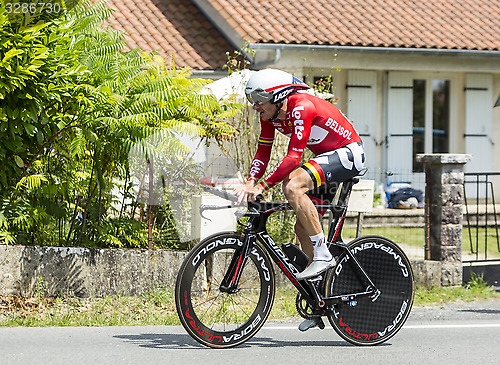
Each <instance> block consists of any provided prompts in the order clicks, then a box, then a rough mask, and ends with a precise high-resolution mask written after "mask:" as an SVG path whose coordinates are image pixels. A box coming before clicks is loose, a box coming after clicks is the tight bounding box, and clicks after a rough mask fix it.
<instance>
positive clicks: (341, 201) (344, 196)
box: [327, 178, 359, 242]
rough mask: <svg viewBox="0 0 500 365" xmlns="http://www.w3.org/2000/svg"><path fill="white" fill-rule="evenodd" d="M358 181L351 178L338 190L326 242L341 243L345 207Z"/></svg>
mask: <svg viewBox="0 0 500 365" xmlns="http://www.w3.org/2000/svg"><path fill="white" fill-rule="evenodd" d="M358 181H359V179H358V178H352V179H349V180H346V181H344V182H343V183H342V188H341V190H340V194H339V198H338V202H337V205H336V206H335V207H334V209H332V210H331V212H332V214H333V220H332V221H331V223H330V228H329V230H328V239H327V241H328V242H332V241H334V240H335V241H341V240H342V235H341V231H342V226H343V225H344V217H345V215H346V213H347V205H348V203H349V197H350V196H351V190H352V187H353V185H354V184H356V183H357V182H358Z"/></svg>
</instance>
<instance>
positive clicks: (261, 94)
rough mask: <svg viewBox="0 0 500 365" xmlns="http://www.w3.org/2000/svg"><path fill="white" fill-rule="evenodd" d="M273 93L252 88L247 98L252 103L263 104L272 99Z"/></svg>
mask: <svg viewBox="0 0 500 365" xmlns="http://www.w3.org/2000/svg"><path fill="white" fill-rule="evenodd" d="M272 97H273V94H272V93H269V92H267V91H264V90H262V89H256V90H252V91H251V92H249V93H247V99H248V101H249V102H250V103H251V104H261V103H265V102H268V101H270V100H271V99H272Z"/></svg>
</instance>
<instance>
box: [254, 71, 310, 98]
mask: <svg viewBox="0 0 500 365" xmlns="http://www.w3.org/2000/svg"><path fill="white" fill-rule="evenodd" d="M301 89H309V86H307V85H306V84H305V83H304V82H302V81H300V80H299V79H298V78H296V77H295V76H293V75H292V74H289V73H288V72H285V71H281V70H275V69H272V68H266V69H264V70H260V71H257V72H256V73H254V74H253V75H252V77H250V79H249V80H248V82H247V86H246V88H245V93H246V95H247V99H248V101H249V102H250V103H252V104H255V103H265V102H267V101H270V102H271V103H272V104H276V103H278V102H281V101H283V100H284V99H285V98H286V97H287V96H288V95H289V94H290V93H291V92H293V91H296V90H301Z"/></svg>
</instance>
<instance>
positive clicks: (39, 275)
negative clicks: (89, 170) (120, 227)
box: [0, 245, 441, 297]
mask: <svg viewBox="0 0 500 365" xmlns="http://www.w3.org/2000/svg"><path fill="white" fill-rule="evenodd" d="M185 256H186V252H179V251H171V250H153V251H148V250H123V249H90V248H67V247H38V246H6V245H0V294H3V295H19V296H25V297H29V296H36V295H37V294H38V293H40V292H42V293H43V294H44V295H48V296H56V295H60V294H63V295H67V296H76V297H104V296H108V295H117V294H120V295H126V296H134V295H140V294H142V293H146V292H148V291H150V290H151V289H155V288H168V289H172V290H173V289H174V287H175V280H176V277H177V272H178V270H179V267H180V265H181V263H182V261H183V260H184V257H185ZM412 267H413V270H414V272H415V278H416V283H417V285H425V286H439V285H440V281H441V276H440V275H441V266H440V264H439V262H433V261H424V260H419V261H412ZM278 271H279V270H278V269H277V268H276V267H275V272H276V273H277V275H276V281H277V285H278V286H283V285H291V284H289V281H288V280H287V279H286V277H285V276H284V275H282V274H281V273H279V272H278Z"/></svg>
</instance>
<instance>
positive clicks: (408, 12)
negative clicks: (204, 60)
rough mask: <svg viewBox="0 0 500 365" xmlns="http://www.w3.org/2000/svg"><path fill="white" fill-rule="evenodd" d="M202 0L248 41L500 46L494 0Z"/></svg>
mask: <svg viewBox="0 0 500 365" xmlns="http://www.w3.org/2000/svg"><path fill="white" fill-rule="evenodd" d="M205 1H207V2H209V3H210V4H212V6H213V7H214V8H215V9H220V10H219V11H220V14H221V15H222V16H223V17H224V18H225V19H226V21H228V22H229V23H230V24H232V25H233V27H234V29H235V31H236V32H237V33H238V34H239V35H240V36H241V37H242V38H244V39H246V40H248V41H249V42H261V43H266V42H267V43H274V42H281V43H320V44H340V45H347V44H353V43H355V44H357V43H359V44H363V45H370V46H385V45H391V46H394V47H423V48H450V49H452V48H456V49H483V50H500V1H498V0H495V1H490V0H440V1H435V0H406V1H399V0H398V1H395V0H294V2H293V3H292V2H288V1H281V0H253V1H249V0H205ZM235 13H237V14H235ZM249 15H250V16H251V17H252V23H251V27H247V26H245V25H244V24H243V23H242V22H240V21H238V22H232V21H231V18H232V17H234V18H237V19H247V16H249ZM276 17H277V18H278V19H279V22H280V23H281V26H278V25H277V24H276V22H274V21H272V20H273V19H274V18H276ZM298 24H304V25H306V24H309V26H298ZM339 24H341V25H343V26H345V28H342V33H339V32H338V31H337V28H338V27H339ZM249 28H251V29H252V31H250V29H249ZM318 31H319V32H318Z"/></svg>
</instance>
